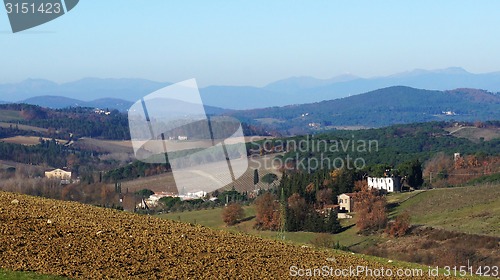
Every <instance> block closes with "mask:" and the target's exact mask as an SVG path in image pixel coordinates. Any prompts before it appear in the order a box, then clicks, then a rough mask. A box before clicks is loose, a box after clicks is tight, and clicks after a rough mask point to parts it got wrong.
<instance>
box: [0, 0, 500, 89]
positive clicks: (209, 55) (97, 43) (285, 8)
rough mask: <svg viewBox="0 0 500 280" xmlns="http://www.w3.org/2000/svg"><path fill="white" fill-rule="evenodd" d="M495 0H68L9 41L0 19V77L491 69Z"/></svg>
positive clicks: (263, 78) (226, 80)
mask: <svg viewBox="0 0 500 280" xmlns="http://www.w3.org/2000/svg"><path fill="white" fill-rule="evenodd" d="M499 11H500V1H495V0H492V1H457V0H453V1H451V0H450V1H445V0H440V1H435V0H434V1H422V0H418V1H417V0H415V1H403V0H397V1H319V0H315V1H310V0H309V1H305V0H304V1H257V0H254V1H230V0H226V1H216V0H211V1H201V0H200V1H189V0H183V1H166V0H147V1H141V0H80V4H79V5H78V6H76V7H75V8H74V9H73V10H72V11H70V12H69V13H68V14H66V15H64V16H62V17H60V18H58V19H56V20H54V21H52V22H50V23H47V24H45V25H42V26H39V27H36V28H33V29H31V30H28V31H25V32H21V33H17V34H12V33H11V31H10V26H9V22H8V18H7V15H6V12H5V10H3V12H0V46H1V47H0V50H1V53H0V69H1V70H0V82H1V83H4V82H18V81H21V80H24V79H26V78H44V79H50V80H54V81H57V82H66V81H73V80H77V79H80V78H83V77H102V78H107V77H113V78H121V77H127V78H128V77H135V78H147V79H151V80H157V81H170V82H179V81H181V80H185V79H189V78H196V79H197V80H198V83H199V84H200V85H202V86H206V85H213V84H227V85H256V86H260V85H264V84H266V83H268V82H272V81H274V80H277V79H281V78H286V77H290V76H302V75H307V76H314V77H317V78H329V77H333V76H336V75H339V74H344V73H352V74H356V75H359V76H362V77H372V76H382V75H388V74H393V73H396V72H403V71H407V70H412V69H415V68H423V69H438V68H446V67H449V66H460V67H464V68H465V69H467V70H468V71H470V72H474V73H483V72H492V71H498V70H500V36H498V32H499V29H500V16H498V12H499Z"/></svg>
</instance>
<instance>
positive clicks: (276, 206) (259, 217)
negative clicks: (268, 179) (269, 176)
mask: <svg viewBox="0 0 500 280" xmlns="http://www.w3.org/2000/svg"><path fill="white" fill-rule="evenodd" d="M255 211H256V213H255V228H258V229H261V230H278V229H279V227H280V224H281V215H280V203H279V202H278V200H277V197H276V196H275V195H273V194H271V193H269V192H266V193H265V194H263V195H261V196H259V197H258V198H257V199H256V200H255Z"/></svg>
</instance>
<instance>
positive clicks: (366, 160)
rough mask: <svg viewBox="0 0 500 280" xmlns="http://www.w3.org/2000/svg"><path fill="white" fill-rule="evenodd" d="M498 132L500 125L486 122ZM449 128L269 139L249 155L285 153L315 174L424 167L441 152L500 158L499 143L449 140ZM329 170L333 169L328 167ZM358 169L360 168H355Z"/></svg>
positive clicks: (419, 125)
mask: <svg viewBox="0 0 500 280" xmlns="http://www.w3.org/2000/svg"><path fill="white" fill-rule="evenodd" d="M485 124H486V125H493V126H498V122H486V123H485ZM449 125H450V124H449V123H446V122H429V123H417V124H405V125H393V126H390V127H385V128H378V129H366V130H333V131H331V132H329V133H323V134H317V135H304V136H296V137H290V138H285V139H273V140H271V139H269V140H266V141H261V142H256V143H253V145H252V144H251V145H249V150H250V151H254V152H255V151H259V148H260V149H262V148H263V147H267V148H264V149H263V150H264V152H266V151H269V152H271V150H272V149H271V148H270V147H280V149H283V150H285V153H284V154H283V155H282V156H278V160H279V161H280V162H281V163H283V164H288V165H289V166H288V167H287V168H289V167H293V168H297V169H305V170H310V171H314V170H315V169H321V168H327V169H331V168H334V167H337V168H339V167H342V166H347V165H348V164H349V166H350V167H358V168H360V167H369V166H373V165H377V164H383V165H388V166H396V165H399V164H401V163H403V162H407V161H410V160H415V159H418V160H420V162H425V161H426V160H428V159H429V158H431V157H432V156H433V155H434V154H436V153H438V152H444V153H446V154H450V155H451V154H453V153H457V152H458V153H461V154H465V155H466V154H482V155H498V154H500V139H499V138H496V139H492V140H490V141H479V142H473V141H471V140H468V139H465V138H457V137H453V136H451V135H450V134H449V133H448V132H447V131H445V130H444V128H445V127H448V126H449ZM328 164H330V166H328ZM354 165H356V166H354Z"/></svg>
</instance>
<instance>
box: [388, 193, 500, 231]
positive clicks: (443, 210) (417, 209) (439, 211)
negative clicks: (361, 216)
mask: <svg viewBox="0 0 500 280" xmlns="http://www.w3.org/2000/svg"><path fill="white" fill-rule="evenodd" d="M403 211H408V212H409V213H410V215H411V222H412V224H424V225H429V226H433V227H438V228H443V229H447V230H453V231H460V232H465V233H471V234H485V235H492V236H500V227H499V226H498V225H499V224H500V185H499V184H485V185H481V186H468V187H457V188H447V189H434V190H429V191H426V192H422V193H420V194H418V195H416V196H414V197H413V198H411V199H409V200H407V201H405V202H403V203H402V204H401V205H400V206H399V207H396V208H395V209H394V211H393V213H392V214H397V213H402V212H403Z"/></svg>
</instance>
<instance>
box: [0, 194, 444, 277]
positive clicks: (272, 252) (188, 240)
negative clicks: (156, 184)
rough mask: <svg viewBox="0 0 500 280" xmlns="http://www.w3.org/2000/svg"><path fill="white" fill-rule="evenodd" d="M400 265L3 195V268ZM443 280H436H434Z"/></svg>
mask: <svg viewBox="0 0 500 280" xmlns="http://www.w3.org/2000/svg"><path fill="white" fill-rule="evenodd" d="M358 265H359V266H368V267H370V268H373V269H377V268H381V267H384V268H385V269H388V268H393V269H396V268H395V267H393V266H391V265H390V264H389V263H377V262H374V261H367V260H364V259H362V258H361V257H359V256H357V255H350V254H344V253H342V254H340V253H338V254H337V253H334V252H326V251H315V250H314V249H311V248H302V247H300V246H295V245H291V244H286V243H282V242H277V241H271V240H263V239H260V238H257V237H253V236H246V235H238V234H234V233H229V232H224V231H216V230H212V229H209V228H204V227H201V226H191V225H188V224H182V223H178V222H174V221H168V220H161V219H157V218H153V217H148V216H139V215H135V214H131V213H125V212H120V211H115V210H110V209H103V208H98V207H93V206H87V205H82V204H78V203H72V202H63V201H56V200H49V199H42V198H36V197H30V196H26V195H20V194H13V193H5V192H0V267H2V268H5V269H9V270H24V271H37V272H40V273H44V274H52V275H62V276H67V277H70V278H78V279H171V278H172V279H173V278H177V279H185V278H191V279H228V278H230V279H233V278H241V279H283V278H289V277H290V266H297V267H299V268H321V267H322V266H329V267H331V268H333V269H337V268H349V266H358ZM433 279H436V278H433Z"/></svg>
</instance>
